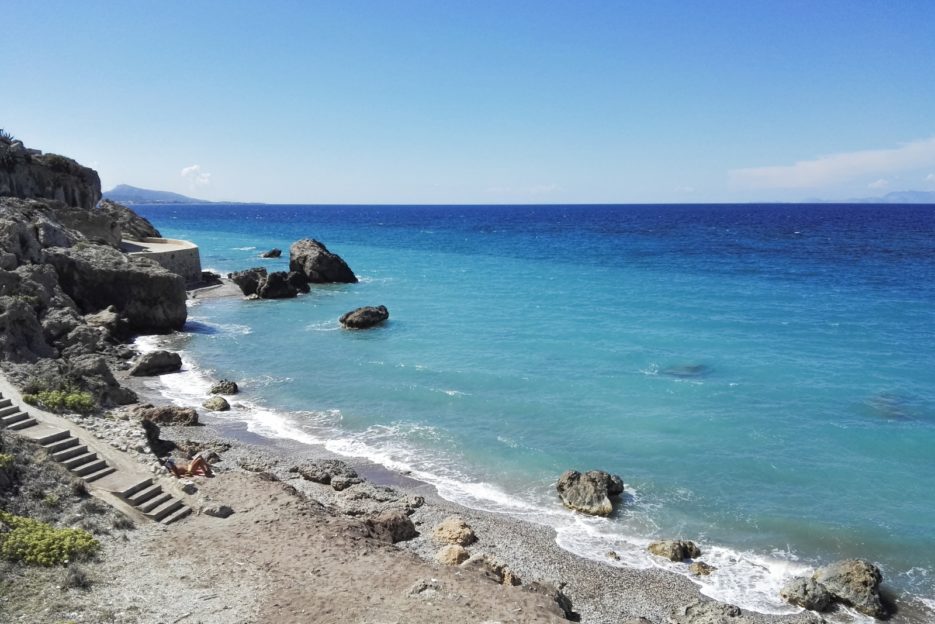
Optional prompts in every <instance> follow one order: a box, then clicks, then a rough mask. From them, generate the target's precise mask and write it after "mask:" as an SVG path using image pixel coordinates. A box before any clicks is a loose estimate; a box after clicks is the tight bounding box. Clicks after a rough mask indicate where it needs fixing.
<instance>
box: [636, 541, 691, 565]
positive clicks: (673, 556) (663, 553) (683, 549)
mask: <svg viewBox="0 0 935 624" xmlns="http://www.w3.org/2000/svg"><path fill="white" fill-rule="evenodd" d="M646 550H648V551H649V552H651V553H652V554H654V555H656V556H657V557H663V558H665V559H668V560H669V561H685V560H686V559H694V558H695V557H700V556H701V549H700V548H698V546H696V545H695V542H692V541H683V540H662V541H659V542H653V543H652V544H650V545H649V546H647V547H646Z"/></svg>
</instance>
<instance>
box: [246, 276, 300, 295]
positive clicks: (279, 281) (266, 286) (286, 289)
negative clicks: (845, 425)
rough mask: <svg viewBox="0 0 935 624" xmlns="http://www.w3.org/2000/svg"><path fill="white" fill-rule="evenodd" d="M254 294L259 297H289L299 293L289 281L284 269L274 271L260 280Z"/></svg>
mask: <svg viewBox="0 0 935 624" xmlns="http://www.w3.org/2000/svg"><path fill="white" fill-rule="evenodd" d="M256 294H257V295H259V296H260V299H291V298H292V297H295V296H296V295H297V294H299V291H298V290H297V289H296V288H295V287H294V286H293V285H292V284H290V283H289V280H288V275H287V274H286V272H285V271H276V272H274V273H270V274H269V275H267V276H266V279H265V280H263V281H262V282H260V285H259V287H258V288H257V291H256Z"/></svg>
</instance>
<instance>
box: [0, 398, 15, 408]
mask: <svg viewBox="0 0 935 624" xmlns="http://www.w3.org/2000/svg"><path fill="white" fill-rule="evenodd" d="M11 405H13V401H11V400H10V399H0V407H10V406H11Z"/></svg>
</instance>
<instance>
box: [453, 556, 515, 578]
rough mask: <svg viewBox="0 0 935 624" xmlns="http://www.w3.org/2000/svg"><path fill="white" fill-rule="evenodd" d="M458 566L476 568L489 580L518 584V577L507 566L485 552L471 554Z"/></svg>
mask: <svg viewBox="0 0 935 624" xmlns="http://www.w3.org/2000/svg"><path fill="white" fill-rule="evenodd" d="M460 567H462V568H465V569H470V570H477V571H479V572H481V573H482V574H483V575H484V576H485V577H487V578H488V579H490V580H491V581H494V582H496V583H500V584H501V585H519V584H520V578H519V577H518V576H517V575H516V574H514V573H513V571H512V570H510V568H509V566H507V565H506V564H504V563H503V562H501V561H499V560H497V559H495V558H493V557H491V556H490V555H488V554H486V553H477V554H476V555H471V556H470V557H469V558H468V559H466V560H465V561H464V562H463V563H462V564H461V566H460Z"/></svg>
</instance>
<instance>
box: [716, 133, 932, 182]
mask: <svg viewBox="0 0 935 624" xmlns="http://www.w3.org/2000/svg"><path fill="white" fill-rule="evenodd" d="M931 165H935V137H931V138H928V139H922V140H919V141H913V142H911V143H906V144H905V145H902V146H900V147H896V148H892V149H878V150H862V151H859V152H845V153H841V154H831V155H828V156H819V157H818V158H815V159H814V160H801V161H799V162H797V163H795V164H793V165H777V166H773V167H750V168H746V169H733V170H731V171H729V172H728V177H729V180H730V185H731V187H732V188H735V189H767V188H816V187H822V186H825V185H829V184H834V183H837V182H843V181H845V180H849V179H851V178H855V177H858V176H862V175H880V174H883V173H890V172H894V171H905V170H907V169H918V168H921V167H928V166H931Z"/></svg>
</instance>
